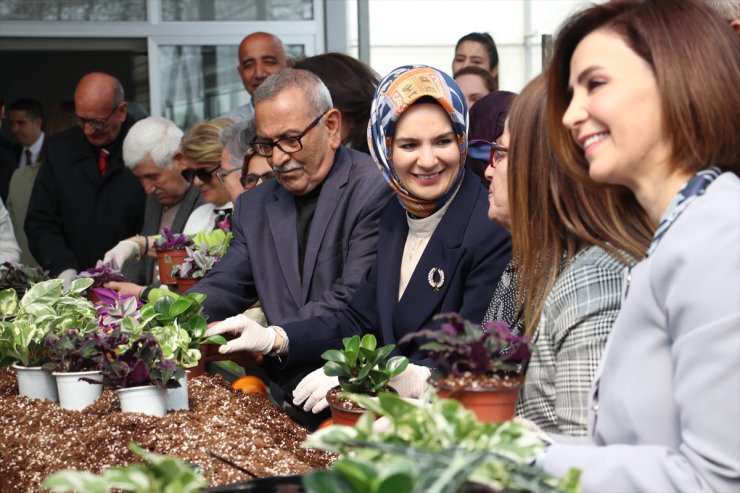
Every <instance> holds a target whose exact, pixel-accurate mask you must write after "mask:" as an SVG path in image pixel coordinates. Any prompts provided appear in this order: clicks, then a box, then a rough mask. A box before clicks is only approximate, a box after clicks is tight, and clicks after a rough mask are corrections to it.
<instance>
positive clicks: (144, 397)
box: [87, 328, 184, 417]
mask: <svg viewBox="0 0 740 493" xmlns="http://www.w3.org/2000/svg"><path fill="white" fill-rule="evenodd" d="M95 339H96V342H97V344H98V347H99V348H100V350H101V353H102V358H101V367H100V369H101V371H102V374H103V378H102V384H103V386H106V387H111V388H114V389H116V392H117V393H118V398H119V399H120V401H121V411H123V412H141V413H144V414H150V415H153V416H158V417H162V416H164V415H165V414H166V413H167V403H166V402H167V400H166V389H168V388H170V389H172V388H177V387H179V386H180V384H179V382H178V379H179V378H182V377H183V376H184V371H183V370H182V369H181V368H179V367H178V366H177V365H176V364H175V362H174V361H171V360H167V359H164V357H163V355H162V348H161V347H160V345H159V343H158V342H157V341H156V339H155V338H154V336H153V335H152V334H150V333H145V334H143V335H141V336H140V337H138V338H137V339H135V340H133V341H130V340H129V337H128V335H127V334H126V333H123V332H122V331H121V329H120V328H116V329H113V330H112V331H111V332H108V333H96V334H95ZM87 381H90V380H87Z"/></svg>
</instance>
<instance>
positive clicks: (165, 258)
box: [157, 250, 187, 285]
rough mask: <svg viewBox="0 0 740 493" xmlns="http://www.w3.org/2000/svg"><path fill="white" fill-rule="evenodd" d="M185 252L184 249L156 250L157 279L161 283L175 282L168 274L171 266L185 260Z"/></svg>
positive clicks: (170, 283)
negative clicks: (157, 263)
mask: <svg viewBox="0 0 740 493" xmlns="http://www.w3.org/2000/svg"><path fill="white" fill-rule="evenodd" d="M186 256H187V252H186V251H185V250H160V251H158V252H157V261H158V262H159V281H160V282H161V283H162V284H169V285H173V284H177V281H176V280H175V278H174V277H172V276H171V275H170V272H171V271H172V267H174V266H176V265H181V264H182V263H183V262H184V261H185V257H186Z"/></svg>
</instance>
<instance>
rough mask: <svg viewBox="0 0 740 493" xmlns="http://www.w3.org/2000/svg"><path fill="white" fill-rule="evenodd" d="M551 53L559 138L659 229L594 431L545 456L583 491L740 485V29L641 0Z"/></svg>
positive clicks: (590, 12)
mask: <svg viewBox="0 0 740 493" xmlns="http://www.w3.org/2000/svg"><path fill="white" fill-rule="evenodd" d="M678 32H680V33H681V35H680V36H676V35H675V34H676V33H678ZM552 60H553V62H552V65H551V68H550V69H551V71H550V72H549V86H548V87H549V89H550V91H549V92H548V103H547V104H548V114H549V116H550V118H551V120H550V121H549V128H550V129H551V130H554V132H555V133H554V136H553V137H554V138H553V143H554V150H555V152H557V154H558V155H560V156H562V159H561V161H562V163H563V165H564V166H565V167H566V169H567V171H568V172H569V173H571V174H573V175H574V176H579V177H586V175H588V176H590V177H591V178H593V179H594V180H596V181H597V182H600V183H604V184H607V185H609V186H614V185H624V186H626V187H628V188H629V189H630V190H631V191H632V192H633V193H634V195H635V197H636V198H637V200H638V201H639V203H640V204H641V205H642V206H643V208H644V209H645V210H646V211H647V213H648V215H649V217H650V219H651V221H652V223H653V224H654V225H655V226H656V231H655V234H654V235H653V238H652V242H651V245H650V248H649V249H648V252H647V258H646V259H645V260H643V261H642V262H640V263H639V264H637V265H635V266H634V267H633V268H632V269H631V270H630V271H629V272H628V273H627V275H626V280H625V287H624V294H623V297H624V299H623V302H622V309H621V312H620V314H619V316H618V317H617V320H616V322H615V324H614V328H613V329H612V333H611V335H610V338H609V341H608V343H607V346H606V349H605V351H604V357H603V359H602V363H601V366H600V368H599V370H598V371H597V374H596V379H595V382H594V384H593V387H592V390H591V395H590V400H589V407H590V415H589V437H590V440H589V442H590V443H587V444H565V443H555V444H553V445H551V446H550V447H549V448H548V449H547V450H546V451H545V453H544V454H543V455H542V456H541V457H540V459H539V460H538V463H539V464H540V465H541V466H542V467H544V470H545V472H547V473H550V474H554V475H560V474H563V473H564V472H565V471H566V470H567V469H568V468H570V467H578V468H580V469H581V471H582V472H581V489H582V491H583V492H584V493H589V492H604V491H646V492H647V491H650V492H652V491H695V492H710V491H713V492H717V491H726V492H730V491H738V490H740V426H738V423H740V392H738V389H740V357H739V352H738V348H740V330H739V329H740V255H738V238H739V237H740V214H738V204H740V179H738V176H737V175H738V173H740V92H738V91H737V81H738V80H740V43H738V39H737V37H736V36H735V35H734V33H733V32H732V31H731V30H730V29H728V28H727V25H726V24H725V21H724V20H723V19H721V18H720V17H719V16H717V15H716V14H715V13H714V12H712V11H711V10H709V9H708V8H707V7H706V5H704V4H703V2H694V1H687V0H655V1H652V2H640V1H637V0H629V1H622V2H609V3H606V4H603V5H598V6H594V7H591V8H589V9H586V10H585V11H583V12H581V13H579V14H576V15H575V16H574V17H572V18H570V19H569V20H568V21H566V24H565V26H564V27H563V28H562V29H561V30H560V33H559V35H558V41H557V42H556V46H555V48H554V53H553V57H552ZM686 60H691V64H690V65H691V67H690V70H684V69H681V67H684V68H686ZM697 136H701V137H697Z"/></svg>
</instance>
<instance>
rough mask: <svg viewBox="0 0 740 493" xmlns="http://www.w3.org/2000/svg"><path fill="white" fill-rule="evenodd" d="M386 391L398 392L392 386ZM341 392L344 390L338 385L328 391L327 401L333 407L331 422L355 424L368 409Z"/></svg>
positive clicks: (345, 424)
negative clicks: (349, 399)
mask: <svg viewBox="0 0 740 493" xmlns="http://www.w3.org/2000/svg"><path fill="white" fill-rule="evenodd" d="M384 391H385V392H393V393H394V394H395V393H396V390H395V389H394V388H392V387H386V388H385V390H384ZM340 392H342V389H341V388H340V387H339V386H337V387H334V388H332V389H331V390H329V392H327V393H326V401H327V402H328V403H329V408H330V409H331V424H335V425H344V426H355V424H356V423H357V421H358V420H359V419H360V417H361V416H362V415H363V414H364V413H365V411H366V409H365V408H362V407H360V406H359V405H358V404H356V403H354V402H351V401H348V400H346V399H344V398H343V397H340V396H339V395H338V394H339V393H340ZM327 421H328V420H327ZM321 426H322V427H323V426H325V424H324V423H321ZM326 426H329V425H326Z"/></svg>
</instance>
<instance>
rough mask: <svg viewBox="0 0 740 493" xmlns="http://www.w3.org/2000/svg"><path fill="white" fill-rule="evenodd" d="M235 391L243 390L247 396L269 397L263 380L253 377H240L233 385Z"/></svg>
mask: <svg viewBox="0 0 740 493" xmlns="http://www.w3.org/2000/svg"><path fill="white" fill-rule="evenodd" d="M231 387H232V388H233V389H234V390H241V391H242V392H244V393H245V394H262V395H267V386H266V385H265V382H263V381H262V379H261V378H259V377H255V376H252V375H247V376H246V377H239V378H237V379H236V381H235V382H234V383H232V384H231Z"/></svg>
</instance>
